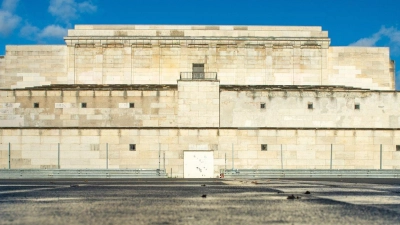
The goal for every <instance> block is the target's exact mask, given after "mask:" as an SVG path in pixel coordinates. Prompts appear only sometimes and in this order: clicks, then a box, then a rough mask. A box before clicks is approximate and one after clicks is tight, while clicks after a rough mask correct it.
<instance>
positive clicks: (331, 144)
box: [330, 144, 333, 169]
mask: <svg viewBox="0 0 400 225" xmlns="http://www.w3.org/2000/svg"><path fill="white" fill-rule="evenodd" d="M332 151H333V149H332V144H331V166H330V169H332Z"/></svg>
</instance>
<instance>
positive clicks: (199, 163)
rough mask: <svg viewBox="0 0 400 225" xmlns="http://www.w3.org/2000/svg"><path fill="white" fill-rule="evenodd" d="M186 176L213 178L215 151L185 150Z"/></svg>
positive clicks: (184, 170)
mask: <svg viewBox="0 0 400 225" xmlns="http://www.w3.org/2000/svg"><path fill="white" fill-rule="evenodd" d="M183 177H184V178H213V177H214V152H213V151H184V152H183Z"/></svg>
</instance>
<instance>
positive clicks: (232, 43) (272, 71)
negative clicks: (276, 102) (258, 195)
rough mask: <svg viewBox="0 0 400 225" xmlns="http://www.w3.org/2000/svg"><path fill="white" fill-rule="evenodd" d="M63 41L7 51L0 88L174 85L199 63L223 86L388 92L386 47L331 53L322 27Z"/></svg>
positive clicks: (72, 33) (131, 31) (96, 35)
mask: <svg viewBox="0 0 400 225" xmlns="http://www.w3.org/2000/svg"><path fill="white" fill-rule="evenodd" d="M65 41H66V46H7V48H6V55H5V56H4V58H3V59H0V81H1V83H0V87H3V88H10V87H11V88H23V87H32V86H41V85H48V84H176V81H177V80H178V79H179V75H180V73H181V72H190V71H192V64H193V63H202V64H204V68H205V72H216V73H218V79H219V81H220V84H222V85H228V84H229V85H345V86H354V87H361V88H368V89H375V90H394V72H393V68H392V65H391V61H390V59H389V49H388V48H376V47H368V48H367V47H357V48H356V47H331V46H330V39H329V37H328V33H327V32H326V31H322V30H321V27H262V26H129V25H127V26H123V25H121V26H105V25H93V26H92V25H77V26H75V29H73V30H69V32H68V36H67V37H65ZM3 71H4V72H3Z"/></svg>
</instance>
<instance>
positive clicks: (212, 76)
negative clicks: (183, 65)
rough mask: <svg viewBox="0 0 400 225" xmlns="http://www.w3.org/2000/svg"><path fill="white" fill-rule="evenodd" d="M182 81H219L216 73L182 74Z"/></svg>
mask: <svg viewBox="0 0 400 225" xmlns="http://www.w3.org/2000/svg"><path fill="white" fill-rule="evenodd" d="M180 79H181V80H217V79H218V77H217V73H216V72H181V76H180Z"/></svg>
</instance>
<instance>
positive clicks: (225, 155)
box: [225, 152, 226, 170]
mask: <svg viewBox="0 0 400 225" xmlns="http://www.w3.org/2000/svg"><path fill="white" fill-rule="evenodd" d="M225 170H226V152H225Z"/></svg>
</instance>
